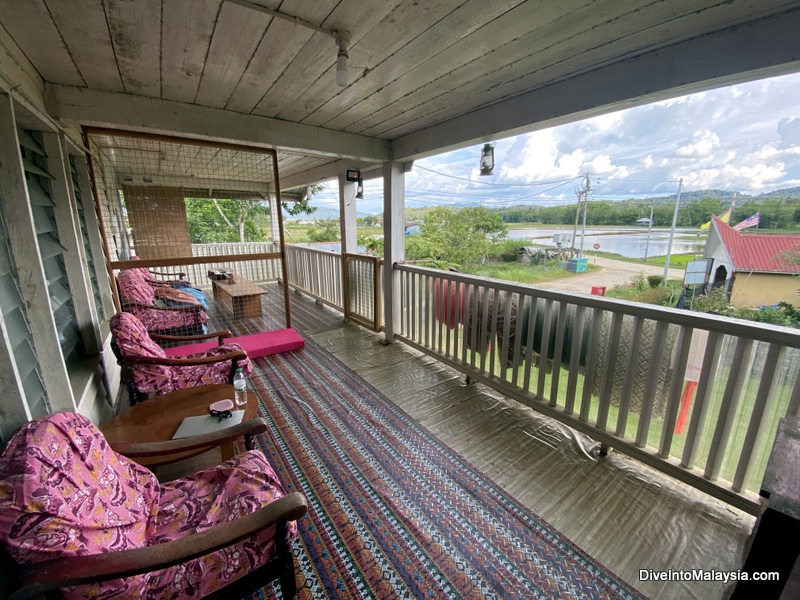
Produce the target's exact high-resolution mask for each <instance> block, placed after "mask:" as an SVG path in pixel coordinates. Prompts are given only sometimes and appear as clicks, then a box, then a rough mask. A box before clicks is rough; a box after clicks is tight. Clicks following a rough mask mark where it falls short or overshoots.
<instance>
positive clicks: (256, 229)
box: [186, 198, 270, 244]
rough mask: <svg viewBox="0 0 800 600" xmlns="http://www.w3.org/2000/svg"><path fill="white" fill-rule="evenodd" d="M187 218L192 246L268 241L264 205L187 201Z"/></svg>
mask: <svg viewBox="0 0 800 600" xmlns="http://www.w3.org/2000/svg"><path fill="white" fill-rule="evenodd" d="M186 218H187V220H188V223H189V236H190V238H191V240H192V243H193V244H203V243H221V242H245V241H263V240H267V239H269V235H270V217H269V208H268V204H267V203H266V201H264V200H261V199H258V198H254V199H247V200H230V199H219V198H187V199H186Z"/></svg>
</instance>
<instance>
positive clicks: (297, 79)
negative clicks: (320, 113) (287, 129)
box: [252, 0, 392, 117]
mask: <svg viewBox="0 0 800 600" xmlns="http://www.w3.org/2000/svg"><path fill="white" fill-rule="evenodd" d="M326 4H327V3H326ZM391 6H392V5H391V4H388V5H387V4H386V3H383V2H379V3H375V4H374V6H372V7H370V10H365V3H364V0H340V1H339V2H338V4H337V5H336V6H335V8H334V9H333V10H332V12H331V13H330V15H329V16H328V17H326V18H325V19H324V20H322V22H321V26H322V27H325V28H327V29H330V30H339V29H343V30H346V31H347V32H348V33H350V36H351V42H350V43H351V45H353V44H355V43H356V42H357V41H358V40H359V39H361V37H362V36H363V35H364V33H365V32H366V31H367V30H368V29H369V27H370V24H371V23H372V22H373V19H378V18H379V15H381V14H383V12H384V10H389V9H390V8H391ZM376 13H377V14H376ZM337 54H338V46H337V45H336V40H335V38H334V37H333V36H331V35H328V34H325V33H314V34H313V35H312V36H311V37H310V38H309V40H308V42H307V43H306V44H305V46H303V48H302V49H301V50H300V52H299V53H298V54H297V55H296V56H295V58H294V60H293V61H292V63H291V64H290V65H289V66H288V67H287V68H286V69H285V70H284V71H283V73H281V75H280V77H279V78H278V80H277V81H276V82H275V84H274V85H273V86H272V87H271V88H270V89H269V91H268V92H267V93H266V94H265V95H264V97H263V98H262V100H261V101H260V102H259V103H258V105H257V106H256V107H255V109H254V110H253V111H252V112H253V114H257V115H262V116H266V117H274V116H276V115H278V114H279V113H280V112H281V111H283V110H286V109H287V108H288V107H289V106H291V105H293V104H294V103H296V102H304V101H305V99H304V93H305V92H306V90H308V88H309V87H310V86H311V85H312V84H313V83H314V82H315V81H316V80H317V79H319V78H320V77H322V75H323V74H325V73H326V72H328V71H329V69H330V68H331V67H333V66H335V65H336V57H337ZM327 83H329V84H330V88H331V89H332V90H333V91H332V92H329V93H335V91H336V89H338V88H337V86H336V80H335V78H333V77H330V79H329V81H328V82H327Z"/></svg>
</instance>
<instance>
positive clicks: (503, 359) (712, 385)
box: [396, 265, 800, 514]
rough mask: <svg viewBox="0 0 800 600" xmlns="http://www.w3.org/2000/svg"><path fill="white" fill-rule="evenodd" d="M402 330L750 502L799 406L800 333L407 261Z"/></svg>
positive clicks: (704, 485) (437, 352)
mask: <svg viewBox="0 0 800 600" xmlns="http://www.w3.org/2000/svg"><path fill="white" fill-rule="evenodd" d="M396 268H397V269H398V270H399V271H400V272H401V281H402V286H401V296H402V297H401V305H402V312H401V318H400V332H399V333H398V334H396V337H397V338H398V339H400V340H402V341H404V342H406V343H408V344H409V345H411V346H413V347H415V348H417V349H419V350H421V351H422V352H425V353H427V354H429V355H431V356H434V357H436V358H438V359H439V360H441V361H442V362H444V363H447V364H449V365H451V366H453V367H455V368H456V369H459V370H461V371H462V372H464V373H465V374H467V375H468V377H469V378H472V379H475V380H477V381H481V382H483V383H485V384H487V385H489V386H491V387H493V388H495V389H497V390H498V391H500V392H502V393H504V394H506V395H509V396H511V397H513V398H515V399H517V400H519V401H520V402H522V403H524V404H526V405H528V406H531V407H532V408H534V409H536V410H538V411H540V412H542V413H544V414H547V415H549V416H551V417H554V418H556V419H558V420H560V421H562V422H564V423H566V424H567V425H569V426H571V427H573V428H575V429H577V430H579V431H582V432H583V433H586V434H588V435H589V436H591V437H592V438H593V439H595V440H597V441H598V442H600V445H599V446H598V448H597V451H598V452H600V453H602V452H603V451H605V450H607V449H608V448H609V447H612V448H615V449H618V450H620V451H622V452H624V453H626V454H629V455H631V456H633V457H634V458H636V459H638V460H641V461H642V462H645V463H647V464H649V465H651V466H653V467H655V468H656V469H659V470H661V471H663V472H665V473H667V474H669V475H671V476H673V477H676V478H678V479H680V480H683V481H685V482H687V483H689V484H691V485H694V486H695V487H697V488H699V489H701V490H703V491H705V492H707V493H710V494H712V495H714V496H717V497H719V498H721V499H723V500H725V501H727V502H729V503H730V504H732V505H734V506H737V507H739V508H741V509H744V510H747V511H749V512H752V513H754V514H755V513H756V512H757V511H758V509H759V502H758V497H757V495H756V494H755V493H754V492H757V491H758V490H759V488H760V483H761V479H762V477H763V473H764V468H765V465H766V461H767V458H768V456H769V452H770V448H771V446H772V441H773V439H774V435H775V431H776V429H777V423H778V420H779V419H780V418H781V417H783V416H785V415H787V414H792V415H795V414H798V411H799V409H800V378H798V373H799V372H800V369H799V368H798V366H799V365H800V350H798V348H800V332H797V331H795V330H791V329H787V328H783V327H776V326H769V325H763V324H759V323H750V322H745V321H740V320H735V319H728V318H723V317H717V316H713V315H704V314H698V313H693V312H689V311H675V310H671V309H666V308H661V307H654V306H648V305H643V304H638V303H631V302H625V301H621V300H613V299H609V298H603V297H599V296H584V295H572V294H567V293H561V292H556V291H550V290H542V289H537V288H535V287H531V286H525V285H518V284H512V283H507V282H502V281H496V280H491V279H485V278H481V277H472V276H467V275H463V274H458V273H449V272H443V271H437V270H433V269H427V268H423V267H418V266H411V265H398V266H397V267H396Z"/></svg>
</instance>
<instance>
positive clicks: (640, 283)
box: [631, 273, 647, 292]
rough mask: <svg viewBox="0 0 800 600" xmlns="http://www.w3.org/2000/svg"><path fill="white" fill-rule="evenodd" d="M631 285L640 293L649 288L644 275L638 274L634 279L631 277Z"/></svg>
mask: <svg viewBox="0 0 800 600" xmlns="http://www.w3.org/2000/svg"><path fill="white" fill-rule="evenodd" d="M631 284H632V285H633V287H635V288H636V289H637V290H639V291H640V292H641V291H642V290H644V289H646V288H647V279H645V276H644V273H637V274H636V275H634V276H633V277H631Z"/></svg>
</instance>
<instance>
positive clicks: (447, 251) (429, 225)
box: [413, 207, 508, 266]
mask: <svg viewBox="0 0 800 600" xmlns="http://www.w3.org/2000/svg"><path fill="white" fill-rule="evenodd" d="M420 229H421V235H419V236H413V237H414V238H417V239H415V240H414V242H415V243H414V246H415V247H414V249H413V250H414V254H415V255H416V254H422V255H424V257H426V258H433V259H436V260H440V261H443V262H444V263H448V264H452V265H458V266H464V265H468V264H472V263H475V262H478V261H482V260H485V257H486V255H487V254H488V251H489V249H490V248H491V247H492V246H494V245H495V244H497V243H499V242H500V241H501V240H502V239H504V238H505V237H506V236H507V235H508V230H507V229H506V227H505V225H504V224H503V222H502V219H501V218H500V216H499V215H497V214H492V213H490V212H489V211H488V210H487V209H485V208H483V207H476V208H465V209H462V210H458V211H456V210H453V209H451V208H442V207H436V208H433V209H431V210H430V211H429V212H427V213H426V214H425V221H424V223H423V224H422V226H421V228H420Z"/></svg>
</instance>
